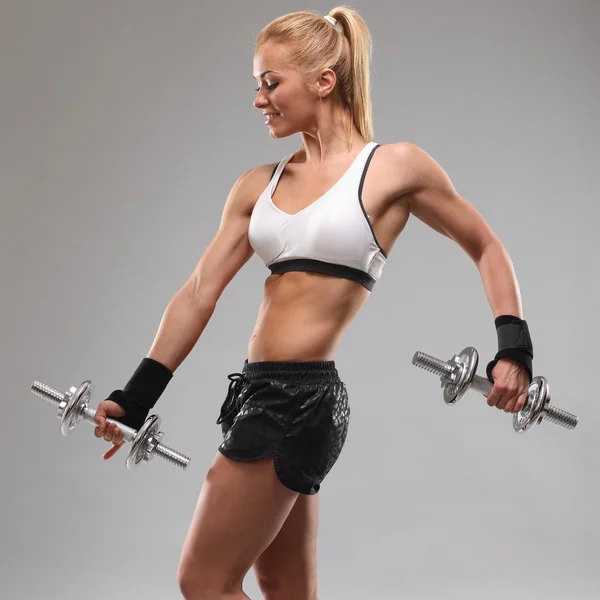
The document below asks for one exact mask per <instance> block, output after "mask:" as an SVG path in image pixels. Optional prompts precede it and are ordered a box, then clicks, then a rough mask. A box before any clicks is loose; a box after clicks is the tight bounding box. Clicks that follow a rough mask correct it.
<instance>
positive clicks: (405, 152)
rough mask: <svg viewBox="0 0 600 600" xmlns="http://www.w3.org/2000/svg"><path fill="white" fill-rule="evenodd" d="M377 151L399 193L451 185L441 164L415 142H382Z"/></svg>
mask: <svg viewBox="0 0 600 600" xmlns="http://www.w3.org/2000/svg"><path fill="white" fill-rule="evenodd" d="M377 152H378V153H381V155H380V159H381V161H382V162H383V163H384V164H385V167H386V169H388V172H389V173H390V175H391V176H392V177H393V178H394V180H395V182H396V184H397V186H398V193H399V195H402V194H406V193H411V192H415V191H418V190H420V189H423V188H427V187H445V186H451V185H452V184H451V182H450V179H449V177H448V175H447V174H446V172H445V171H444V169H443V168H442V167H441V165H440V164H439V163H438V162H437V161H436V160H435V159H434V158H433V157H432V156H431V155H430V154H429V153H428V152H426V151H425V150H424V149H423V148H421V147H420V146H418V145H417V144H414V143H412V142H406V141H403V142H395V143H392V144H383V145H381V147H380V148H379V149H378V150H377Z"/></svg>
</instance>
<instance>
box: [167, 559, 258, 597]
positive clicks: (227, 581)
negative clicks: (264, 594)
mask: <svg viewBox="0 0 600 600" xmlns="http://www.w3.org/2000/svg"><path fill="white" fill-rule="evenodd" d="M177 584H178V586H179V591H180V592H181V595H182V596H183V598H184V599H185V600H222V598H231V599H233V598H238V597H239V598H247V596H245V595H244V594H243V593H242V580H239V578H236V577H233V576H226V575H225V574H222V573H219V572H218V570H217V569H214V568H203V567H202V565H198V563H197V562H196V563H193V562H192V561H190V562H185V561H182V562H181V563H180V564H179V569H178V571H177Z"/></svg>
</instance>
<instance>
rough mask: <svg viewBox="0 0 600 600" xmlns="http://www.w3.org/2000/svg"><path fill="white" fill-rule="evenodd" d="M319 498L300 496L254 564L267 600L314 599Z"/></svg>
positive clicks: (316, 495)
mask: <svg viewBox="0 0 600 600" xmlns="http://www.w3.org/2000/svg"><path fill="white" fill-rule="evenodd" d="M318 525H319V496H318V494H314V495H304V494H302V495H300V496H299V498H298V499H297V500H296V503H295V504H294V508H293V509H292V511H291V512H290V514H289V516H288V518H287V519H286V521H285V523H284V524H283V526H282V527H281V529H280V531H279V533H278V534H277V537H276V538H275V539H274V540H273V541H272V542H271V544H270V545H269V547H268V548H267V549H266V550H265V551H264V552H263V553H262V554H261V555H260V556H259V558H258V559H257V561H256V562H255V563H254V573H255V575H256V579H257V582H258V584H259V586H260V588H261V590H262V591H263V593H264V594H265V595H266V597H267V598H269V597H273V598H286V599H289V600H295V599H296V598H299V599H302V600H304V599H306V598H316V597H317V530H318Z"/></svg>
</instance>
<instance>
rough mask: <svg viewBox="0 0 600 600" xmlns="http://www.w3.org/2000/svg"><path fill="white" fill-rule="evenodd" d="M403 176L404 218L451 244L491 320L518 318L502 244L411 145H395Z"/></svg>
mask: <svg viewBox="0 0 600 600" xmlns="http://www.w3.org/2000/svg"><path fill="white" fill-rule="evenodd" d="M393 151H394V153H395V160H397V161H398V162H397V164H398V167H399V168H400V169H401V170H402V172H403V173H404V177H403V181H404V182H405V183H404V185H405V191H404V197H405V198H406V199H407V200H408V203H409V206H410V212H411V213H412V214H414V215H415V216H416V217H417V218H418V219H420V220H421V221H423V222H424V223H425V224H427V225H429V226H430V227H431V228H432V229H434V230H435V231H438V232H439V233H441V234H442V235H445V236H446V237H448V238H450V239H451V240H454V241H455V242H456V243H457V244H458V245H459V246H460V247H461V248H462V249H463V250H464V251H465V252H466V253H467V254H468V255H469V257H470V258H471V259H472V260H473V262H474V263H475V264H476V265H477V268H478V269H479V272H480V274H481V279H482V282H483V286H484V289H485V293H486V296H487V299H488V302H489V304H490V307H491V309H492V312H493V314H494V317H497V316H499V315H506V314H509V315H514V316H517V317H519V318H522V306H521V294H520V290H519V284H518V281H517V278H516V276H515V271H514V267H513V263H512V261H511V258H510V256H509V255H508V252H507V251H506V249H505V248H504V246H503V244H502V242H501V241H500V240H499V239H498V237H497V236H496V234H495V233H494V232H493V231H492V229H491V227H490V226H489V225H488V223H487V222H486V221H485V219H484V218H483V217H482V216H481V214H480V213H479V212H478V211H477V210H476V208H475V207H474V206H473V205H472V204H470V203H469V202H468V201H467V200H465V199H464V198H463V197H462V196H461V195H460V194H459V193H458V192H457V191H456V189H455V188H454V186H453V184H452V182H451V181H450V178H449V177H448V175H447V174H446V172H445V171H444V170H443V169H442V167H441V166H440V165H439V164H438V163H437V162H436V161H435V160H434V159H433V158H432V157H431V156H429V155H428V154H427V153H426V152H425V151H424V150H422V149H421V148H419V147H418V146H415V145H413V144H407V143H400V144H395V145H394V148H393Z"/></svg>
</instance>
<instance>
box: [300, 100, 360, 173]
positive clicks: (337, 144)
mask: <svg viewBox="0 0 600 600" xmlns="http://www.w3.org/2000/svg"><path fill="white" fill-rule="evenodd" d="M348 119H350V116H349V115H347V114H345V115H342V111H340V110H337V111H333V110H329V111H327V110H323V111H320V114H319V115H318V118H317V119H316V121H315V124H314V127H313V128H312V129H311V130H310V131H303V132H301V133H300V137H301V139H302V148H301V150H300V152H299V155H300V156H299V158H300V160H301V161H303V162H306V163H307V164H310V165H312V166H315V167H318V166H320V165H322V164H323V163H328V162H335V161H336V160H338V159H339V160H345V159H346V158H347V157H348V155H349V154H355V153H356V152H358V151H359V150H360V149H361V148H363V147H364V145H365V140H364V138H363V137H362V136H361V135H360V133H359V131H358V129H357V128H356V126H355V125H354V123H352V129H351V132H352V133H351V139H350V140H348V139H347V137H346V132H347V125H346V124H347V122H348Z"/></svg>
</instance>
